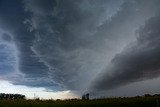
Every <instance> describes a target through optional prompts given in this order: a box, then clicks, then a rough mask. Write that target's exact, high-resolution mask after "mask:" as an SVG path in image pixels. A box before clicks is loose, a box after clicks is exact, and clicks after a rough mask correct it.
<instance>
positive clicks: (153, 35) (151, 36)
mask: <svg viewBox="0 0 160 107" xmlns="http://www.w3.org/2000/svg"><path fill="white" fill-rule="evenodd" d="M159 28H160V15H157V16H156V17H153V18H150V19H149V20H148V21H147V22H146V24H145V26H144V27H142V28H140V29H139V30H138V37H137V41H136V42H134V43H133V44H131V46H128V47H126V49H124V51H122V52H121V53H119V54H117V55H116V56H115V57H114V58H113V59H112V61H111V65H110V67H108V68H107V69H106V70H105V72H103V73H102V74H100V76H99V78H98V80H97V81H96V83H94V84H95V85H94V89H97V90H108V89H111V88H115V87H119V86H123V85H126V84H129V83H132V82H136V81H141V80H145V79H153V78H156V77H159V76H160V54H159V53H160V42H159V40H160V29H159Z"/></svg>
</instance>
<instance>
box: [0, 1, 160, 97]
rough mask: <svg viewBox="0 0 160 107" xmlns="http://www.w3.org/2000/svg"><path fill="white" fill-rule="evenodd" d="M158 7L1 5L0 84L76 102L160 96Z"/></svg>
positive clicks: (106, 3) (132, 3)
mask: <svg viewBox="0 0 160 107" xmlns="http://www.w3.org/2000/svg"><path fill="white" fill-rule="evenodd" d="M159 5H160V1H159V0H118V1H116V0H0V81H1V83H4V84H5V83H6V86H7V84H12V85H11V86H14V87H19V86H21V87H27V88H26V89H28V90H29V87H30V88H36V89H37V90H38V89H40V90H41V89H44V90H43V92H44V93H45V90H50V91H53V92H62V93H64V92H68V91H69V93H74V94H75V96H76V95H77V96H80V95H82V94H83V93H85V92H89V93H91V95H92V96H93V97H98V96H102V95H103V96H134V95H140V94H144V93H151V94H154V93H160V91H158V90H160V86H159V85H158V83H159V82H160V78H159V76H160V71H159V69H160V54H159V53H160V41H159V40H160V29H159V28H160V7H159ZM2 81H3V82H2ZM4 81H6V82H4ZM9 86H10V85H9ZM21 87H19V88H21ZM0 91H2V90H1V89H0ZM16 92H17V93H18V91H16ZM67 95H68V94H67ZM42 96H43V95H42ZM65 96H66V95H65ZM68 96H69V95H68ZM72 97H73V95H72Z"/></svg>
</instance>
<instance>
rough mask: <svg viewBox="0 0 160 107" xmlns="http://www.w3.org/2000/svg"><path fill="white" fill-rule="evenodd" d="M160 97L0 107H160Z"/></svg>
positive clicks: (1, 103) (1, 106)
mask: <svg viewBox="0 0 160 107" xmlns="http://www.w3.org/2000/svg"><path fill="white" fill-rule="evenodd" d="M159 103H160V95H159V94H157V95H149V94H146V95H145V96H136V97H123V98H122V97H119V98H99V99H92V100H86V99H85V100H81V99H68V100H39V99H34V100H26V99H15V100H10V99H8V100H7V99H1V100H0V107H159Z"/></svg>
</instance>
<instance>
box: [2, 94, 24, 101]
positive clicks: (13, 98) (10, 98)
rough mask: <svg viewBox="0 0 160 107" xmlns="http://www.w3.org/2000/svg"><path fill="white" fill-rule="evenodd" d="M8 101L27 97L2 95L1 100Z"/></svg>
mask: <svg viewBox="0 0 160 107" xmlns="http://www.w3.org/2000/svg"><path fill="white" fill-rule="evenodd" d="M7 99H8V100H15V99H25V95H21V94H5V93H0V100H7Z"/></svg>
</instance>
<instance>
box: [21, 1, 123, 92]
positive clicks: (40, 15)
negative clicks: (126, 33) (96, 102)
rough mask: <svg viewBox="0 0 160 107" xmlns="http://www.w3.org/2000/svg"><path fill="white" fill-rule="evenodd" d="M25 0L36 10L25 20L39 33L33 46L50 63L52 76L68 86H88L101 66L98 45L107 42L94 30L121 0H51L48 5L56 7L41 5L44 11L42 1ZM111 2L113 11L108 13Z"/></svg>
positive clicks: (73, 87)
mask: <svg viewBox="0 0 160 107" xmlns="http://www.w3.org/2000/svg"><path fill="white" fill-rule="evenodd" d="M38 2H39V1H38ZM24 3H25V10H26V11H27V12H31V13H32V16H31V19H27V20H26V21H25V23H28V24H30V25H31V26H30V31H34V32H35V36H36V39H35V40H34V42H33V46H32V50H33V52H34V53H35V54H36V55H37V56H39V58H40V60H41V61H42V62H44V64H45V65H46V66H48V67H49V69H50V73H49V74H50V77H51V78H52V79H53V80H54V81H56V82H58V83H60V84H62V85H64V87H66V88H68V89H80V88H84V86H85V85H87V84H88V82H89V80H90V78H92V77H91V73H90V72H96V70H97V69H98V68H99V66H100V64H99V62H101V61H100V60H99V58H98V57H97V58H96V56H97V55H98V54H99V53H100V52H98V51H97V50H98V47H100V46H101V45H105V46H106V44H105V41H104V40H102V39H100V40H98V41H96V40H97V39H96V38H95V37H96V35H94V33H95V32H96V29H97V27H98V26H100V24H101V23H103V21H105V20H107V18H108V17H111V15H112V14H113V13H116V10H117V9H118V8H117V7H118V6H119V5H120V4H121V2H117V3H114V2H111V1H105V0H101V1H96V0H94V1H90V0H89V1H85V0H83V1H79V0H77V1H74V0H69V1H65V0H62V1H56V2H53V3H50V4H49V5H50V6H48V7H52V8H48V10H46V6H44V7H43V5H41V6H40V7H41V9H40V10H41V11H40V10H39V9H38V8H39V5H38V6H37V4H38V3H32V2H29V1H27V0H26V1H25V2H24ZM108 3H109V4H108ZM110 5H111V6H112V9H111V11H112V12H111V13H108V12H107V11H106V9H109V8H108V7H109V6H110ZM36 7H37V9H35V8H36ZM46 11H47V12H48V14H46ZM100 50H101V49H100ZM96 51H97V52H96ZM101 51H103V50H101ZM95 65H97V66H95ZM83 81H84V82H85V81H88V82H86V84H83V83H84V82H83ZM77 83H78V84H79V85H78V86H77V85H76V84H77Z"/></svg>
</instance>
